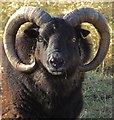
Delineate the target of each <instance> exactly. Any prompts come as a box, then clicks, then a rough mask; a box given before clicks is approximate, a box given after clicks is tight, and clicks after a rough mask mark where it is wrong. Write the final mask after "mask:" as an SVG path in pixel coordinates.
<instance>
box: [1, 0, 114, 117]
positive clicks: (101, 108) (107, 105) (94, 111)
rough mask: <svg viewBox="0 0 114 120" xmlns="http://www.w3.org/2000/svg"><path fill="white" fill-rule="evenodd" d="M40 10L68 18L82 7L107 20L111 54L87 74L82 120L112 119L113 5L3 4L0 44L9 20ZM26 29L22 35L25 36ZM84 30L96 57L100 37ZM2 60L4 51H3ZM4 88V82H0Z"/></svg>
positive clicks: (77, 3) (113, 98)
mask: <svg viewBox="0 0 114 120" xmlns="http://www.w3.org/2000/svg"><path fill="white" fill-rule="evenodd" d="M29 5H31V6H39V7H41V8H43V9H44V10H45V11H47V12H48V13H49V14H51V15H53V16H54V15H57V14H67V13H69V12H70V11H72V10H73V9H76V8H77V9H78V8H82V7H92V8H94V9H96V10H97V11H99V12H100V13H102V14H103V15H104V16H105V18H106V19H107V22H108V25H109V29H110V35H111V43H110V48H109V51H108V54H107V56H106V58H105V60H104V61H103V62H102V64H101V65H100V66H99V67H97V69H96V70H94V71H90V72H87V73H86V75H85V81H84V83H83V95H84V109H83V111H82V113H81V115H80V118H112V114H113V111H114V110H113V103H112V100H114V95H113V94H112V90H113V89H112V79H113V77H114V75H113V73H114V72H113V70H114V53H113V51H114V2H70V0H69V1H67V2H66V1H63V2H57V1H56V2H51V1H50V0H49V1H45V2H40V1H38V0H36V2H35V0H34V2H30V0H23V2H0V6H1V7H0V21H1V22H0V42H1V41H2V40H3V32H4V27H5V25H6V23H7V21H8V19H9V17H10V16H11V15H12V14H13V13H14V12H15V11H16V10H17V9H19V8H20V7H21V6H29ZM24 26H25V25H23V26H22V27H21V29H20V31H19V33H20V32H22V30H23V28H24ZM82 27H83V28H85V29H88V30H89V31H90V32H91V34H90V35H89V36H88V39H90V43H91V45H92V48H93V49H92V57H91V59H92V58H93V57H94V56H95V54H96V52H97V49H98V44H99V35H98V33H97V31H96V30H95V28H94V27H93V26H92V25H91V24H88V23H84V24H82ZM0 57H1V58H2V51H1V48H0ZM1 73H2V65H1V60H0V80H2V75H1ZM0 86H1V82H0Z"/></svg>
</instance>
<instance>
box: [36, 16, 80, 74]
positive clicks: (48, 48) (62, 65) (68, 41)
mask: <svg viewBox="0 0 114 120" xmlns="http://www.w3.org/2000/svg"><path fill="white" fill-rule="evenodd" d="M35 58H36V60H37V61H39V60H40V62H41V63H42V64H43V66H44V67H45V68H46V69H47V70H48V72H49V73H51V74H53V75H60V74H64V73H65V71H67V69H69V68H71V67H73V66H76V65H77V64H78V65H79V62H80V59H79V58H80V55H79V50H78V46H77V36H76V32H75V30H74V28H73V27H71V26H70V24H68V23H66V22H65V21H64V20H63V19H57V18H55V19H54V20H53V21H51V22H50V23H48V24H47V25H46V27H45V28H40V29H39V35H38V37H37V46H36V50H35ZM77 58H78V59H77ZM71 63H73V64H71ZM72 65H73V66H72Z"/></svg>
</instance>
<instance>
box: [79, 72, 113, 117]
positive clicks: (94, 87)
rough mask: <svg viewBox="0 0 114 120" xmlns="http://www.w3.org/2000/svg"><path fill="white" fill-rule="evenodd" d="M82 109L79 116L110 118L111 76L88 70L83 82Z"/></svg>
mask: <svg viewBox="0 0 114 120" xmlns="http://www.w3.org/2000/svg"><path fill="white" fill-rule="evenodd" d="M83 96H84V109H83V111H82V113H81V115H80V118H112V105H113V104H112V99H113V95H112V78H111V77H107V76H105V75H104V74H102V73H97V72H96V71H92V72H88V73H86V75H85V81H84V83H83Z"/></svg>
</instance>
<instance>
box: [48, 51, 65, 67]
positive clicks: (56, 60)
mask: <svg viewBox="0 0 114 120" xmlns="http://www.w3.org/2000/svg"><path fill="white" fill-rule="evenodd" d="M49 62H50V64H51V65H52V66H53V67H54V68H56V69H58V68H60V67H62V66H63V65H64V59H63V57H62V56H61V55H60V54H59V53H53V55H51V57H50V60H49Z"/></svg>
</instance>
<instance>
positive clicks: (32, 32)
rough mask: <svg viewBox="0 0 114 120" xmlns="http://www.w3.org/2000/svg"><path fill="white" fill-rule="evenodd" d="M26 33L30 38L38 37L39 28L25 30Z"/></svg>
mask: <svg viewBox="0 0 114 120" xmlns="http://www.w3.org/2000/svg"><path fill="white" fill-rule="evenodd" d="M24 33H25V34H26V35H27V36H28V37H30V38H36V37H37V36H38V35H39V32H38V28H31V29H27V30H24Z"/></svg>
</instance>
